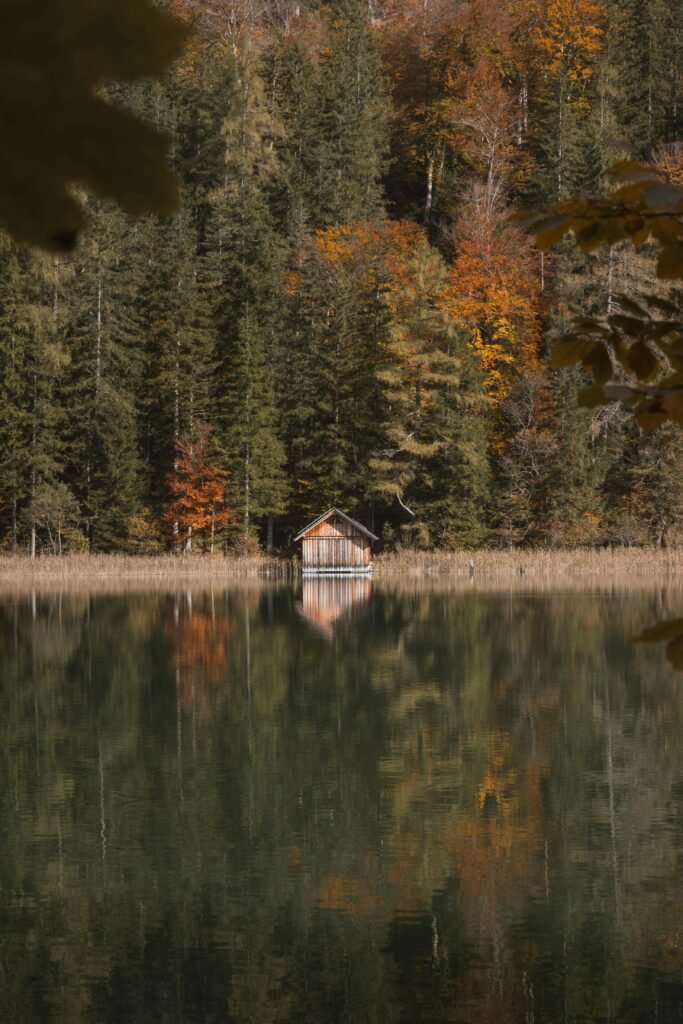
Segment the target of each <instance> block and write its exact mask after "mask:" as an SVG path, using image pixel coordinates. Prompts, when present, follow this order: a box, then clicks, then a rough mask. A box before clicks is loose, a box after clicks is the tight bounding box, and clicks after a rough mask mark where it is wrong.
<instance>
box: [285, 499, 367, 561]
mask: <svg viewBox="0 0 683 1024" xmlns="http://www.w3.org/2000/svg"><path fill="white" fill-rule="evenodd" d="M377 539H378V538H377V537H375V535H374V533H370V531H369V530H367V529H366V528H365V527H364V526H361V524H360V523H357V522H356V520H355V519H351V517H350V516H347V515H345V514H344V512H340V511H339V509H337V508H331V509H330V510H329V512H325V514H324V515H322V516H318V518H317V519H314V521H313V522H312V523H310V524H309V525H308V526H307V527H306V529H305V530H302V531H301V533H300V534H299V535H298V537H295V538H294V540H295V541H299V540H301V541H303V571H304V572H305V573H328V572H353V573H356V572H370V570H371V569H372V542H373V540H377Z"/></svg>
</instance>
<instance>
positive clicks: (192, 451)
mask: <svg viewBox="0 0 683 1024" xmlns="http://www.w3.org/2000/svg"><path fill="white" fill-rule="evenodd" d="M210 435H211V431H210V428H209V427H208V426H207V425H206V424H204V423H201V422H197V423H196V424H195V426H194V429H193V430H192V431H191V432H190V433H188V434H185V435H184V436H182V437H180V438H179V439H178V442H177V445H176V463H175V468H174V470H173V472H172V473H171V474H170V475H169V477H168V480H167V485H168V490H169V494H170V500H169V503H168V505H167V507H166V510H165V512H164V521H165V522H166V524H167V525H168V526H169V527H171V529H172V530H173V532H174V534H178V535H180V536H181V537H183V538H184V541H185V544H186V547H187V549H188V550H189V549H191V547H192V540H193V538H194V537H197V536H199V537H201V538H204V539H205V540H207V541H208V543H209V545H210V548H211V550H213V544H214V541H215V538H216V534H217V532H218V531H219V530H220V529H222V528H223V527H225V526H226V525H227V524H228V523H229V522H231V520H232V519H233V518H234V516H233V513H232V512H231V511H230V510H229V509H228V507H227V504H226V497H225V488H226V479H227V474H226V472H225V471H224V470H223V469H222V468H221V467H220V466H219V465H218V463H217V462H216V461H215V459H214V457H213V453H212V451H211V444H210Z"/></svg>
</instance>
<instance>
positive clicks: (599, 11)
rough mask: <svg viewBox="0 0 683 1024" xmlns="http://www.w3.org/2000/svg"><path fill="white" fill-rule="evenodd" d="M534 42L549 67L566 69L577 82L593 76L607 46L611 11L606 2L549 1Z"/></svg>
mask: <svg viewBox="0 0 683 1024" xmlns="http://www.w3.org/2000/svg"><path fill="white" fill-rule="evenodd" d="M541 8H542V20H541V23H540V25H539V26H538V28H537V29H536V31H535V33H534V42H535V44H536V46H537V48H538V50H539V52H540V54H541V55H542V57H543V58H544V63H545V67H546V69H547V70H548V71H550V72H551V73H553V74H555V73H557V72H558V71H560V70H565V71H566V72H567V74H568V75H569V78H570V79H571V80H572V81H574V82H583V81H586V80H587V79H589V78H591V77H592V75H593V61H594V59H595V57H596V56H597V54H598V53H599V52H600V51H601V50H602V46H603V34H604V31H603V25H604V22H605V18H606V16H607V8H606V5H605V3H604V2H603V0H545V2H544V3H543V4H542V5H541Z"/></svg>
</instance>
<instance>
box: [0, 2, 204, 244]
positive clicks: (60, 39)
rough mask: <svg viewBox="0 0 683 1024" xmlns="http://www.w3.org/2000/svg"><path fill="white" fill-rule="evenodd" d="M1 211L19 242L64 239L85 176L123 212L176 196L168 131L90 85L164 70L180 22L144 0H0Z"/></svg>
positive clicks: (71, 231)
mask: <svg viewBox="0 0 683 1024" xmlns="http://www.w3.org/2000/svg"><path fill="white" fill-rule="evenodd" d="M1 13H2V32H1V33H0V68H1V69H2V70H1V71H0V138H1V139H2V148H3V152H4V154H5V159H4V160H3V161H2V164H1V165H0V220H2V221H3V222H4V224H5V225H6V226H7V228H8V230H9V231H10V233H11V234H12V235H13V237H14V238H15V239H16V240H17V241H19V242H27V243H29V244H31V245H38V246H40V247H42V248H45V249H48V250H56V251H59V250H66V249H70V248H71V247H72V246H73V245H74V243H75V240H76V237H77V235H78V232H79V230H80V228H81V227H82V224H83V212H82V210H81V207H80V205H79V204H78V202H77V201H76V200H75V198H74V197H73V195H72V193H71V187H72V186H73V185H74V184H82V185H84V186H85V187H86V188H88V189H91V190H92V191H93V192H95V193H96V194H97V195H98V196H100V197H102V198H108V199H113V200H115V201H116V202H118V203H119V204H120V205H121V206H122V207H123V209H124V210H126V211H127V212H128V213H131V214H141V213H148V212H149V213H152V212H156V213H168V212H170V211H171V210H173V209H174V207H175V203H176V182H175V177H174V175H173V174H172V173H171V171H170V170H169V169H168V167H167V165H166V141H165V139H164V137H163V136H162V135H160V134H159V133H158V132H157V131H155V130H154V129H153V128H151V127H149V126H148V125H145V124H144V123H143V122H141V121H139V120H138V119H137V118H136V117H135V116H134V115H133V114H131V113H128V112H127V111H125V110H121V109H118V108H116V107H113V106H112V105H111V104H109V103H107V102H106V100H105V99H103V98H102V97H100V96H97V95H95V92H94V90H95V89H96V87H97V86H98V85H99V84H101V83H102V82H104V81H108V80H117V81H129V80H132V79H137V78H140V77H142V76H146V75H158V74H160V73H161V72H162V71H163V70H164V69H165V68H166V66H167V65H168V64H169V62H170V61H171V60H172V59H173V58H174V57H176V56H177V55H178V54H179V52H180V49H181V46H182V42H183V40H184V38H185V34H186V29H185V28H184V27H183V26H182V25H181V24H180V23H179V22H178V21H176V20H175V19H173V18H171V17H169V16H168V15H167V14H165V13H163V12H162V11H160V10H158V9H157V8H156V7H154V6H152V5H151V4H150V3H148V2H146V0H30V2H29V0H23V2H12V3H8V2H7V0H5V2H4V3H2V12H1Z"/></svg>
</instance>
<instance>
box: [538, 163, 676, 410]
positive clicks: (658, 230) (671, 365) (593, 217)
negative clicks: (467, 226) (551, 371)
mask: <svg viewBox="0 0 683 1024" xmlns="http://www.w3.org/2000/svg"><path fill="white" fill-rule="evenodd" d="M609 175H610V178H611V179H612V180H613V181H614V182H615V183H616V184H617V186H618V187H617V188H616V190H615V191H613V192H611V193H609V194H607V195H604V196H598V197H595V198H592V197H589V196H581V197H579V198H578V199H573V200H569V201H567V202H562V203H557V204H556V205H555V206H553V207H551V208H550V209H549V210H548V211H546V212H542V213H533V214H522V215H521V220H522V222H523V223H525V224H526V226H527V227H528V228H529V229H530V230H531V232H532V233H533V234H534V235H535V236H536V241H537V243H538V245H539V246H540V248H541V249H549V248H550V247H551V246H552V245H553V244H554V243H556V242H558V241H560V239H561V238H563V236H564V235H566V234H568V233H569V232H571V233H573V235H574V238H575V239H576V243H577V245H578V246H579V247H580V249H581V250H582V251H583V252H585V253H592V252H594V251H595V250H596V249H598V248H599V247H600V246H603V245H606V246H609V247H613V246H616V245H619V244H620V243H622V242H630V243H632V244H633V245H634V246H635V247H636V248H640V247H642V246H644V245H648V244H652V243H657V244H658V246H659V255H658V260H657V276H658V277H659V278H660V279H662V280H665V281H675V280H678V279H680V278H682V277H683V188H682V187H681V186H680V185H679V184H677V183H676V182H674V181H672V180H671V179H670V178H669V176H668V175H667V174H666V173H665V172H664V171H662V170H660V169H658V168H657V167H653V166H649V165H646V164H641V163H636V162H635V161H632V160H624V161H622V162H620V163H618V164H616V165H615V166H613V167H612V168H611V170H610V171H609ZM614 300H615V303H616V304H617V305H618V306H619V311H618V312H613V313H611V314H610V315H608V316H607V317H586V316H580V317H577V318H576V319H575V320H574V322H573V326H572V330H571V331H570V332H568V333H567V334H565V335H564V336H563V337H562V338H561V339H560V341H559V342H558V343H557V344H556V345H555V348H554V350H553V353H552V363H553V366H555V367H556V368H558V369H560V368H563V367H568V366H572V365H574V364H576V363H580V364H581V365H582V366H584V367H585V368H586V369H588V370H589V371H590V373H591V374H592V376H593V380H594V385H593V387H590V388H588V389H586V390H584V391H582V392H581V395H580V402H581V404H582V405H585V406H588V407H589V408H595V407H596V406H600V405H604V404H606V403H608V402H619V401H620V402H623V403H624V404H625V405H626V406H628V407H629V408H630V409H631V410H632V411H633V413H634V415H635V418H636V421H637V422H638V424H639V426H640V427H642V428H643V429H644V430H652V429H654V428H656V427H659V426H661V425H662V424H663V423H666V422H667V420H672V421H674V422H676V423H683V323H681V315H680V314H681V311H680V307H679V306H678V305H677V304H676V303H675V302H672V301H670V299H669V298H666V297H664V296H662V295H657V294H655V295H646V296H644V297H643V298H642V299H640V300H639V301H636V300H635V299H634V298H633V297H631V296H628V295H616V296H615V297H614Z"/></svg>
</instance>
